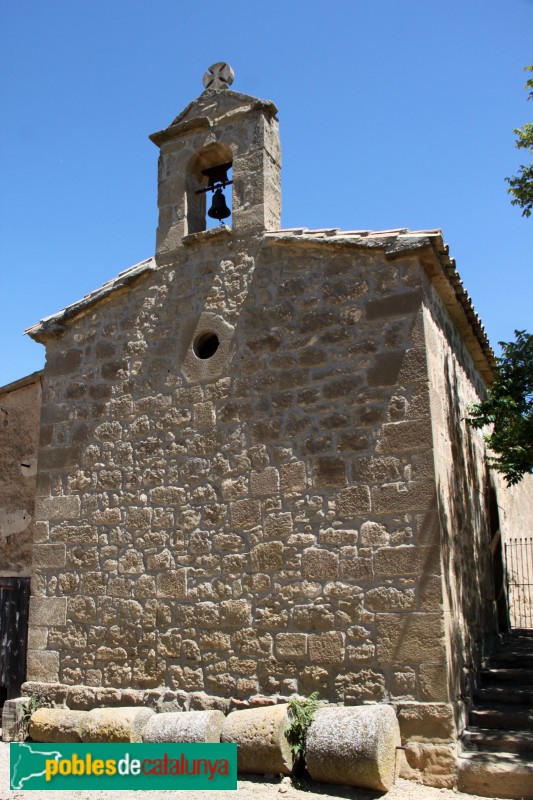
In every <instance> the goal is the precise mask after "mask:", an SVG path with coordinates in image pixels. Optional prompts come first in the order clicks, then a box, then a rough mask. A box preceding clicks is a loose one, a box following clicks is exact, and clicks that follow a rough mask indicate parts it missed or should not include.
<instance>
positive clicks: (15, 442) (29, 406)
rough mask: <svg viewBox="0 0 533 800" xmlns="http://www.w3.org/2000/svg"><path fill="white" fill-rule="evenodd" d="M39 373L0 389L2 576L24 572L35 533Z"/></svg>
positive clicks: (0, 549) (29, 565) (29, 564)
mask: <svg viewBox="0 0 533 800" xmlns="http://www.w3.org/2000/svg"><path fill="white" fill-rule="evenodd" d="M40 409H41V381H40V373H36V374H35V375H31V376H29V377H28V378H25V379H22V380H21V381H16V382H15V383H14V384H10V385H9V386H6V387H4V388H2V389H0V474H1V476H2V479H1V484H0V576H4V577H6V576H21V577H24V576H28V575H29V574H30V571H31V554H32V541H33V533H34V505H35V481H36V477H35V476H36V474H37V449H38V445H39V414H40Z"/></svg>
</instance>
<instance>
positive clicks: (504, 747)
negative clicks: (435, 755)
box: [459, 630, 533, 800]
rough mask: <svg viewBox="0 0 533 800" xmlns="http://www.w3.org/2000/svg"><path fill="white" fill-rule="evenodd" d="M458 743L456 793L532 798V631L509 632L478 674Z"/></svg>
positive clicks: (519, 798)
mask: <svg viewBox="0 0 533 800" xmlns="http://www.w3.org/2000/svg"><path fill="white" fill-rule="evenodd" d="M474 703H475V705H474V707H473V708H472V710H471V711H470V716H469V726H468V728H466V730H465V731H464V732H463V735H462V738H461V753H460V757H459V789H460V790H461V791H463V792H469V793H471V794H479V795H482V796H483V797H502V798H503V797H505V798H517V799H518V800H521V799H522V798H527V800H530V798H533V630H514V631H512V632H511V633H509V634H506V635H505V636H504V637H503V638H502V642H501V644H500V646H499V648H498V650H497V651H496V652H495V653H494V654H493V655H492V656H491V658H490V659H489V660H488V662H487V664H486V666H485V669H483V670H482V672H481V680H480V684H479V688H478V690H477V692H476V694H475V697H474Z"/></svg>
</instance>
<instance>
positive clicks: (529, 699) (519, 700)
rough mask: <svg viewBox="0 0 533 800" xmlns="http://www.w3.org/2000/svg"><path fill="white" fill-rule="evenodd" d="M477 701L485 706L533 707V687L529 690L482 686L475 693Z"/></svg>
mask: <svg viewBox="0 0 533 800" xmlns="http://www.w3.org/2000/svg"><path fill="white" fill-rule="evenodd" d="M475 699H476V702H479V703H482V704H483V705H492V704H493V703H506V704H507V703H508V704H510V705H523V706H533V687H532V688H531V689H528V688H522V687H521V686H481V687H480V688H479V689H477V690H476V692H475Z"/></svg>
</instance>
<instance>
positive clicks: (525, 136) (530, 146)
mask: <svg viewBox="0 0 533 800" xmlns="http://www.w3.org/2000/svg"><path fill="white" fill-rule="evenodd" d="M525 69H526V70H527V71H528V72H533V65H531V66H529V67H525ZM526 89H531V90H532V91H530V92H529V97H528V100H533V78H530V79H529V80H528V81H527V83H526ZM515 133H516V136H517V139H516V147H518V148H519V149H523V150H529V152H530V154H531V155H533V123H532V122H526V124H525V125H524V127H523V128H515ZM505 180H506V181H507V182H508V184H509V187H510V188H509V189H508V190H507V191H508V192H509V194H512V195H513V199H512V200H511V203H512V204H513V205H514V206H520V208H521V209H522V216H523V217H529V216H531V210H532V208H533V163H531V164H529V165H524V164H522V165H521V166H520V169H519V170H518V174H517V175H514V176H513V177H512V178H506V179H505Z"/></svg>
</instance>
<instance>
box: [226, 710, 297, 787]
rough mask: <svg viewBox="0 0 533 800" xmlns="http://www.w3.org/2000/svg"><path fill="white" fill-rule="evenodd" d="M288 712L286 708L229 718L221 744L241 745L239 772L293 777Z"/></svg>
mask: <svg viewBox="0 0 533 800" xmlns="http://www.w3.org/2000/svg"><path fill="white" fill-rule="evenodd" d="M287 708H288V706H287V705H286V704H282V705H276V706H267V707H266V708H249V709H248V708H247V709H245V710H243V711H233V712H232V713H231V714H228V716H227V717H226V719H225V720H224V725H223V727H222V736H221V741H222V742H234V743H235V744H236V745H237V769H238V771H239V772H255V773H258V774H266V773H268V772H272V773H274V774H275V775H290V774H291V771H292V755H291V748H290V746H289V743H288V741H287V738H286V736H285V729H286V727H287V725H288V717H287Z"/></svg>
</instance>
